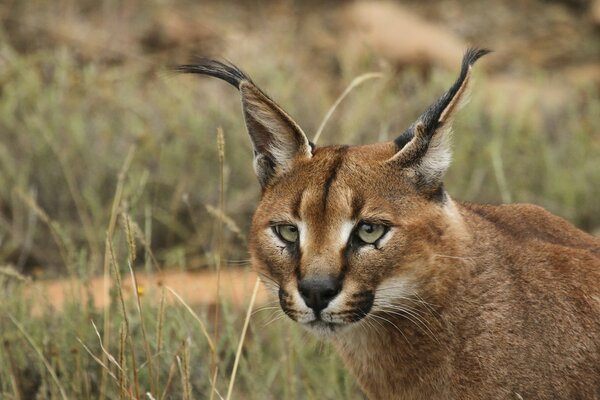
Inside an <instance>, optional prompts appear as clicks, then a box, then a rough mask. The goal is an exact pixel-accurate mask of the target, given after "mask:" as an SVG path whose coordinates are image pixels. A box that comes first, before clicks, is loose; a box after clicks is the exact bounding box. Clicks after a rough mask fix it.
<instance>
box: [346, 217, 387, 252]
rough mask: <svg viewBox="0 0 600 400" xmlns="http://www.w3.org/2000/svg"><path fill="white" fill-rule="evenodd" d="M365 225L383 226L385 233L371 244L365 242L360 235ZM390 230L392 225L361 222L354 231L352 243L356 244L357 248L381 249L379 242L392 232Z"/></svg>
mask: <svg viewBox="0 0 600 400" xmlns="http://www.w3.org/2000/svg"><path fill="white" fill-rule="evenodd" d="M365 225H374V226H381V227H383V232H382V233H381V235H380V236H379V237H378V238H377V239H376V240H375V241H373V242H371V243H369V242H365V241H364V240H362V239H361V237H360V235H359V233H358V232H359V230H360V228H362V227H363V226H365ZM390 228H391V226H390V225H388V224H387V223H382V222H380V221H360V222H359V223H358V224H356V227H355V228H354V230H353V231H352V241H353V242H354V244H355V246H360V247H362V246H373V247H375V248H379V241H380V240H381V239H382V238H383V237H384V236H385V235H386V234H387V233H388V232H389V231H390Z"/></svg>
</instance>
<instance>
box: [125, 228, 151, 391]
mask: <svg viewBox="0 0 600 400" xmlns="http://www.w3.org/2000/svg"><path fill="white" fill-rule="evenodd" d="M131 241H134V240H133V239H131ZM131 262H132V260H129V262H128V263H127V265H128V266H129V273H130V274H131V283H132V284H133V295H134V296H135V304H136V306H137V309H138V313H139V314H140V327H141V329H142V340H143V342H144V351H145V352H146V358H147V360H148V369H149V370H150V388H151V391H152V392H153V393H157V388H156V387H155V385H156V381H157V379H158V378H157V376H156V375H155V371H154V365H153V363H152V352H151V351H150V342H149V341H148V335H147V334H146V324H145V323H144V313H143V312H142V302H141V301H140V291H139V285H138V281H137V277H136V275H135V271H134V270H133V268H132V266H131Z"/></svg>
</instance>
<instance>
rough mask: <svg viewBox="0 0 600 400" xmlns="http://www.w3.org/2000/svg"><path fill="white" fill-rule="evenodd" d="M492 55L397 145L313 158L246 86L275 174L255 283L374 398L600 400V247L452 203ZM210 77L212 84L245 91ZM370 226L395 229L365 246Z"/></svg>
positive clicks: (466, 71) (515, 210)
mask: <svg viewBox="0 0 600 400" xmlns="http://www.w3.org/2000/svg"><path fill="white" fill-rule="evenodd" d="M483 54H485V51H477V50H469V51H468V52H467V53H466V55H465V59H464V60H463V70H462V71H461V75H460V77H459V79H458V80H457V82H456V83H455V84H454V86H453V87H452V88H451V89H450V90H449V91H448V93H447V94H446V95H444V96H443V97H441V98H440V100H439V101H438V102H437V103H434V105H433V106H432V107H430V109H429V110H428V111H426V113H424V114H423V116H422V117H420V118H419V120H417V122H416V123H414V124H413V125H412V126H411V128H409V130H408V131H407V132H406V133H405V134H403V135H402V136H400V137H399V138H398V139H397V140H396V141H394V142H389V143H380V144H373V145H366V146H357V147H348V146H328V147H321V148H316V149H314V150H311V151H310V155H309V154H307V153H308V146H307V144H306V143H308V142H305V141H304V139H305V138H304V135H303V133H302V131H301V130H300V129H299V128H298V127H297V126H296V125H295V123H294V122H293V121H291V119H290V117H289V116H287V114H285V113H283V112H282V111H280V109H279V108H278V106H276V105H274V103H273V102H272V101H271V100H270V99H266V100H263V98H262V95H261V94H262V92H260V91H259V90H258V89H257V90H254V89H248V88H245V87H243V85H246V84H247V85H253V84H251V83H244V82H250V81H249V80H245V81H242V82H243V84H242V97H243V104H244V111H245V113H246V115H251V116H252V118H254V120H253V121H252V122H253V123H252V124H248V132H249V134H250V137H251V139H252V142H253V143H254V145H255V157H256V158H258V159H261V157H262V159H264V160H267V161H269V160H270V162H271V164H269V163H268V162H267V161H265V163H264V166H265V168H264V170H263V171H266V172H263V173H262V176H261V173H259V180H260V181H261V184H262V185H263V195H262V198H261V200H260V203H259V205H258V208H257V210H256V213H255V214H254V218H253V221H252V228H251V235H250V253H251V256H252V261H253V265H254V268H255V269H256V270H257V271H258V273H259V274H260V276H261V277H262V278H263V281H264V283H265V285H266V286H267V287H268V288H269V289H270V290H271V291H272V292H273V293H274V294H275V295H276V296H279V299H280V304H281V307H282V309H283V311H284V312H285V313H286V314H287V315H288V316H289V317H290V318H292V319H293V320H295V321H297V322H299V323H300V324H302V325H303V326H304V327H305V328H307V329H309V330H310V331H312V332H314V333H315V334H317V335H319V336H321V337H323V338H324V339H325V340H330V341H331V342H332V343H333V345H334V346H335V347H336V348H337V350H338V352H339V354H340V356H341V357H342V358H343V360H344V361H345V364H346V365H347V367H348V369H349V370H350V372H351V373H352V374H353V375H354V377H355V378H356V380H357V381H358V383H359V384H360V386H361V387H362V389H363V390H364V392H365V393H366V394H367V396H368V397H369V398H370V399H423V400H424V399H473V400H475V399H600V240H598V239H597V238H594V237H592V236H590V235H588V234H586V233H584V232H582V231H580V230H578V229H577V228H575V227H574V226H572V225H571V224H569V223H568V222H566V221H565V220H563V219H561V218H559V217H557V216H554V215H552V214H550V213H548V212H547V211H545V210H543V209H541V208H540V207H536V206H532V205H501V206H490V205H480V204H471V203H460V202H455V201H454V200H452V199H451V198H450V196H449V195H448V194H447V193H445V192H444V190H443V187H442V186H441V178H442V177H443V175H444V173H445V170H446V168H447V164H448V161H449V148H448V146H447V145H443V146H442V145H440V143H446V142H447V135H448V134H449V131H450V125H449V123H450V121H451V120H452V118H453V115H454V112H455V111H456V110H457V109H458V106H459V105H460V103H461V102H462V101H463V100H464V96H465V93H466V85H467V83H468V82H469V76H470V71H471V66H472V64H473V63H474V62H475V61H476V60H477V58H479V57H480V56H481V55H483ZM207 65H208V66H209V67H211V66H213V65H215V64H207ZM216 65H217V66H218V67H219V68H221V67H222V68H221V69H218V68H217V69H215V70H214V71H213V70H208V72H209V73H210V74H213V75H214V76H219V74H222V75H223V76H225V78H227V79H229V80H231V79H232V78H231V77H236V76H242V75H241V73H239V71H237V70H235V69H234V68H233V67H228V66H225V67H223V65H222V64H216ZM203 68H204V67H203ZM226 68H229V69H226ZM189 69H190V70H192V71H196V70H198V69H200V70H201V73H206V72H205V71H206V68H204V69H202V68H195V67H189ZM215 71H216V72H215ZM221 71H225V72H227V73H228V75H225V74H224V73H222V72H221ZM236 74H237V75H236ZM242 78H243V76H242ZM251 87H253V86H249V88H251ZM256 93H258V96H257V95H255V94H256ZM248 96H250V97H251V98H247V97H248ZM250 106H251V107H252V108H253V109H252V110H248V109H247V107H250ZM256 110H260V112H257V111H256ZM270 110H274V112H270ZM247 121H248V120H247ZM286 143H287V144H286ZM273 146H279V148H283V149H285V151H281V152H276V154H275V156H276V158H274V152H273V148H274V147H273ZM273 161H276V163H275V167H276V168H273V167H272V164H273ZM365 222H366V223H369V224H375V225H381V226H385V227H386V229H389V230H388V231H387V233H385V234H384V235H383V236H381V237H380V239H379V240H378V241H376V242H375V243H374V244H366V243H365V242H364V241H363V242H360V241H358V239H357V229H358V227H360V226H361V223H365ZM281 226H293V227H295V229H297V231H298V239H297V240H296V241H294V242H293V243H290V242H286V241H285V240H284V239H283V238H282V237H281V236H280V234H279V233H278V232H279V231H278V229H279V227H281ZM325 278H327V279H330V278H335V279H336V280H337V281H338V282H341V283H342V284H341V290H339V291H337V292H335V291H334V293H335V296H334V297H330V298H329V297H328V299H330V300H328V302H327V304H326V306H325V307H324V308H321V309H318V310H317V309H316V307H315V306H314V305H313V306H309V302H313V301H314V298H316V297H309V296H307V295H306V292H305V293H304V294H302V289H301V288H300V287H301V285H300V283H301V282H304V283H306V282H308V281H310V280H313V281H314V280H315V279H322V280H323V279H325ZM328 290H329V289H328ZM330 292H331V291H330ZM323 293H326V292H323ZM322 296H325V294H323V295H322Z"/></svg>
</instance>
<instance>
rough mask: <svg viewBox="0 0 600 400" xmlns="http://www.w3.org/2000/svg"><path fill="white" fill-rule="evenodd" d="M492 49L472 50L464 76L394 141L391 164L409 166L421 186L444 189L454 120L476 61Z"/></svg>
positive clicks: (464, 61)
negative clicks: (394, 148)
mask: <svg viewBox="0 0 600 400" xmlns="http://www.w3.org/2000/svg"><path fill="white" fill-rule="evenodd" d="M489 52H490V51H489V50H486V49H468V50H467V52H466V53H465V55H464V57H463V61H462V68H461V70H460V75H459V77H458V79H457V80H456V82H454V84H453V85H452V87H451V88H450V89H449V90H448V91H447V92H446V93H445V94H444V95H443V96H442V97H440V98H439V99H438V100H437V101H436V102H435V103H433V104H432V105H431V106H430V107H429V108H428V109H427V111H425V112H424V113H423V114H422V115H421V116H420V117H419V118H418V119H417V121H415V122H414V123H413V124H412V125H411V126H410V127H409V128H408V129H407V130H406V131H405V132H404V133H403V134H402V135H400V136H398V137H397V138H396V140H394V143H395V144H396V147H397V148H398V152H397V153H396V154H395V155H394V156H393V157H392V158H391V159H390V160H388V161H387V163H389V164H391V165H392V166H393V167H394V168H398V169H408V170H409V172H411V173H412V175H413V176H414V179H415V184H416V185H417V187H418V188H419V189H421V190H425V191H432V192H434V191H436V190H438V189H439V188H441V184H442V178H443V177H444V174H445V172H446V170H447V169H448V166H449V165H450V158H451V152H450V131H451V128H452V120H453V118H454V115H455V114H456V112H457V111H458V110H459V109H460V108H461V106H462V105H463V104H464V103H465V101H466V100H467V98H468V91H469V82H470V78H471V69H472V67H473V64H474V63H475V61H477V60H478V59H479V58H480V57H482V56H484V55H486V54H488V53H489Z"/></svg>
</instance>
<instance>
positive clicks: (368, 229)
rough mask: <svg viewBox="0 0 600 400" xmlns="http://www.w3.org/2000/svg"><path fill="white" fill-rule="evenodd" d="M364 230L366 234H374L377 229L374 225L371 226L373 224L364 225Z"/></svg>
mask: <svg viewBox="0 0 600 400" xmlns="http://www.w3.org/2000/svg"><path fill="white" fill-rule="evenodd" d="M363 230H364V231H365V232H366V233H373V231H374V230H375V227H374V226H373V225H371V224H364V225H363Z"/></svg>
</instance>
